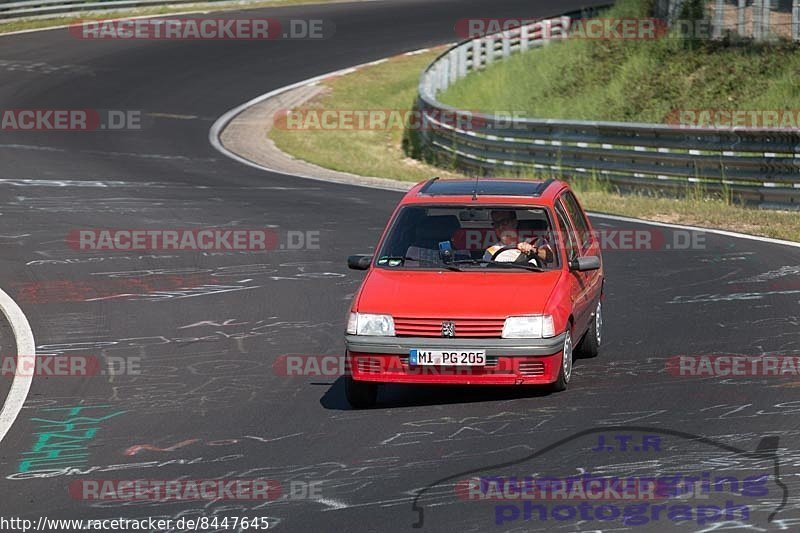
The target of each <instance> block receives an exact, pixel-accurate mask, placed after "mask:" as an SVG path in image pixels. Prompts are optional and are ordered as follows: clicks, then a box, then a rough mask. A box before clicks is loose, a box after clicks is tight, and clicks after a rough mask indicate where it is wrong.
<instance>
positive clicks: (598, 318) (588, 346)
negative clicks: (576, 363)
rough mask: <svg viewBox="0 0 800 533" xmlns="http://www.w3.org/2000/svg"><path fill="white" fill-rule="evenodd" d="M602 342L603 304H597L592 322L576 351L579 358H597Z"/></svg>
mask: <svg viewBox="0 0 800 533" xmlns="http://www.w3.org/2000/svg"><path fill="white" fill-rule="evenodd" d="M602 340H603V303H602V302H597V308H596V309H595V311H594V320H592V325H591V326H590V327H589V331H587V332H586V335H584V336H583V340H582V341H581V344H580V346H578V349H577V350H576V352H577V355H578V356H580V357H586V358H591V357H597V356H598V355H599V354H600V343H601V342H602Z"/></svg>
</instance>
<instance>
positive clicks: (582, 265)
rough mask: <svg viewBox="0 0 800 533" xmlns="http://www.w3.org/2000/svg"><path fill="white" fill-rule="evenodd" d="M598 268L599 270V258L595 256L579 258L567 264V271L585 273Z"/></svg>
mask: <svg viewBox="0 0 800 533" xmlns="http://www.w3.org/2000/svg"><path fill="white" fill-rule="evenodd" d="M599 268H600V258H599V257H598V256H596V255H588V256H585V257H579V258H577V259H573V260H572V261H570V262H569V269H570V270H575V271H578V272H586V271H587V270H597V269H599Z"/></svg>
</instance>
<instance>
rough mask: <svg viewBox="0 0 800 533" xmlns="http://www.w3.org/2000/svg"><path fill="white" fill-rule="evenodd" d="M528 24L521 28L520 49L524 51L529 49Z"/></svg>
mask: <svg viewBox="0 0 800 533" xmlns="http://www.w3.org/2000/svg"><path fill="white" fill-rule="evenodd" d="M528 39H529V37H528V26H522V27H521V28H520V29H519V51H520V52H524V51H525V50H527V49H528Z"/></svg>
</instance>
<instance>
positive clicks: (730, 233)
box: [589, 212, 800, 248]
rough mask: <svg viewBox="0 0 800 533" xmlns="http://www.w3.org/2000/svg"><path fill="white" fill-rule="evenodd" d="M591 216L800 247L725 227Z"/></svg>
mask: <svg viewBox="0 0 800 533" xmlns="http://www.w3.org/2000/svg"><path fill="white" fill-rule="evenodd" d="M589 215H590V216H593V217H598V218H607V219H609V220H619V221H621V222H634V223H636V224H648V225H650V226H662V227H665V228H674V229H685V230H689V231H702V232H704V233H713V234H715V235H723V236H725V237H734V238H736V239H747V240H751V241H759V242H766V243H769V244H781V245H783V246H793V247H795V248H800V242H794V241H784V240H782V239H773V238H771V237H761V236H759V235H747V234H746V233H737V232H735V231H728V230H724V229H714V228H702V227H699V226H685V225H682V224H670V223H669V222H654V221H652V220H642V219H640V218H631V217H623V216H619V215H606V214H604V213H592V212H590V213H589Z"/></svg>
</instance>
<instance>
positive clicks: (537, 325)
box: [503, 315, 556, 339]
mask: <svg viewBox="0 0 800 533" xmlns="http://www.w3.org/2000/svg"><path fill="white" fill-rule="evenodd" d="M555 336H556V328H555V324H554V323H553V317H552V316H551V315H530V316H510V317H508V318H506V323H505V324H504V325H503V338H504V339H545V338H547V337H555Z"/></svg>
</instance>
